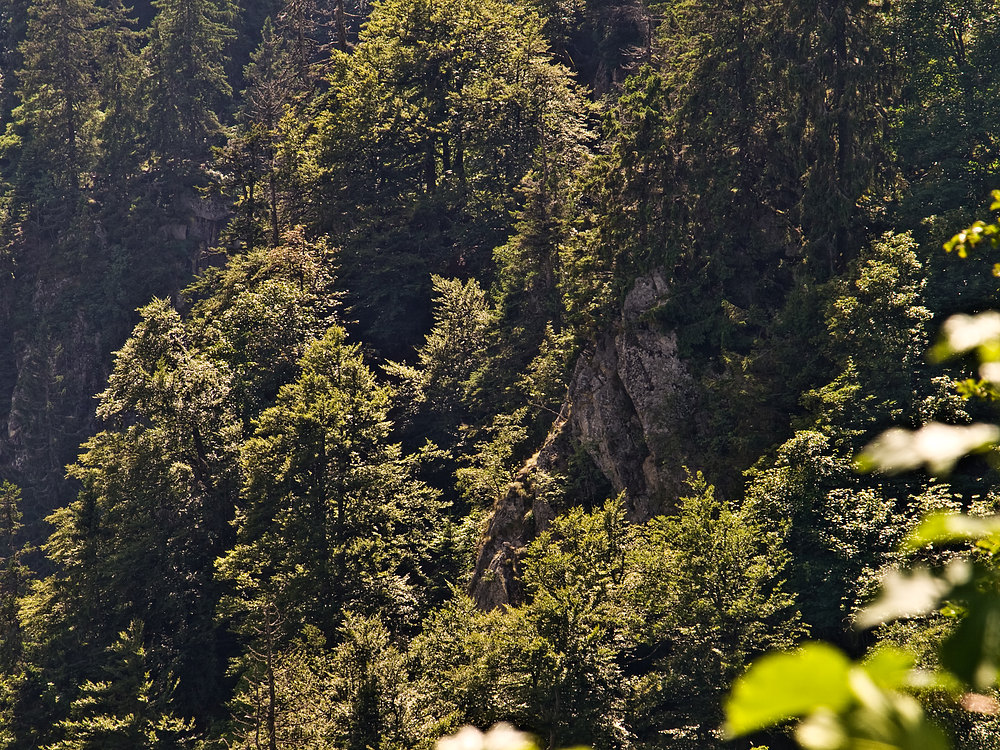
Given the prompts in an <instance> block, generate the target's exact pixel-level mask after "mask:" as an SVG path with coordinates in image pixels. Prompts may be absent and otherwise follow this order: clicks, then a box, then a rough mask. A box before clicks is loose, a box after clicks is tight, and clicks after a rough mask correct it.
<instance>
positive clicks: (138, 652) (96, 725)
mask: <svg viewBox="0 0 1000 750" xmlns="http://www.w3.org/2000/svg"><path fill="white" fill-rule="evenodd" d="M105 670H106V675H105V676H106V678H107V679H105V680H102V681H100V682H91V681H87V682H85V683H83V685H81V686H80V691H79V695H78V696H77V697H76V698H75V699H74V700H73V702H72V704H71V705H70V716H69V718H67V719H64V720H63V721H61V722H60V723H59V726H58V731H59V732H60V733H61V734H62V736H63V739H61V740H59V741H58V742H55V743H53V744H51V745H46V746H45V750H98V748H100V749H101V750H161V749H163V750H166V748H183V747H190V746H191V743H190V742H189V741H188V740H189V738H190V735H191V732H192V727H191V726H190V725H189V724H186V723H185V722H182V721H179V720H178V719H176V718H174V717H173V716H171V715H170V714H169V713H168V712H166V711H165V708H164V706H163V703H162V701H157V700H156V698H155V697H154V694H153V683H152V682H151V680H150V676H149V672H148V671H146V652H145V649H144V648H143V645H142V627H141V625H139V623H137V622H133V623H132V625H131V626H130V627H129V629H128V630H126V631H123V632H122V633H120V634H119V636H118V640H117V641H115V642H114V643H113V644H112V645H111V646H110V648H109V649H108V664H107V665H106V667H105Z"/></svg>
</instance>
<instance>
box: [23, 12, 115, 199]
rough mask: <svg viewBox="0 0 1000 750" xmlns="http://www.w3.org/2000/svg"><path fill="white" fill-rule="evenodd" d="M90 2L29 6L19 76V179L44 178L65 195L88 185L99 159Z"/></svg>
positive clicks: (95, 18)
mask: <svg viewBox="0 0 1000 750" xmlns="http://www.w3.org/2000/svg"><path fill="white" fill-rule="evenodd" d="M100 20H101V18H100V13H99V10H98V8H97V5H96V3H95V0H35V2H34V3H32V5H31V6H30V8H29V10H28V25H27V31H26V35H25V39H24V41H23V42H22V43H21V46H20V52H21V56H22V58H23V65H22V68H21V69H20V70H19V71H18V81H19V83H20V87H19V89H18V93H19V96H20V99H21V104H20V105H19V106H18V107H17V108H16V109H15V110H14V113H13V115H14V122H15V132H16V133H17V134H18V136H19V137H20V139H21V144H22V157H21V171H22V176H21V180H23V181H25V182H28V181H33V180H37V179H39V178H42V179H44V177H42V175H45V176H47V177H48V179H51V180H52V182H53V185H54V187H55V188H56V189H57V190H60V191H61V190H66V191H69V193H70V194H72V193H73V192H75V191H76V190H78V189H79V188H80V187H81V186H82V184H83V183H84V182H85V181H86V180H87V173H89V172H90V170H91V168H92V167H93V164H94V159H95V157H96V153H97V141H96V137H95V136H96V132H95V126H96V125H95V124H96V121H97V116H98V105H99V97H98V67H97V66H98V60H97V55H98V48H97V40H98V31H97V30H98V24H99V22H100Z"/></svg>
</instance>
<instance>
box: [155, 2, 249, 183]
mask: <svg viewBox="0 0 1000 750" xmlns="http://www.w3.org/2000/svg"><path fill="white" fill-rule="evenodd" d="M153 6H154V7H155V8H156V16H155V17H154V19H153V23H152V25H151V27H150V30H149V42H148V43H147V44H146V47H145V49H144V62H145V64H146V66H147V68H148V70H149V80H148V81H147V83H146V107H147V111H148V112H149V118H148V122H149V139H150V148H151V150H152V153H153V155H154V156H155V157H156V159H157V160H158V161H159V162H160V163H162V164H164V165H166V166H167V167H168V168H169V169H170V170H172V171H173V170H179V173H180V174H184V173H185V172H186V171H187V170H189V169H191V168H192V167H194V166H197V165H198V164H199V163H200V162H201V161H202V160H204V159H206V158H207V157H208V155H209V147H210V146H211V145H212V144H213V142H215V141H216V140H217V139H218V137H219V136H220V135H221V130H222V120H223V119H224V118H225V117H226V115H227V114H228V112H227V110H228V108H229V98H230V96H231V95H232V86H231V85H230V82H229V80H228V77H227V75H226V69H225V63H226V59H227V57H226V46H227V44H228V43H229V42H230V40H232V39H233V37H234V32H233V29H232V21H233V19H234V17H235V12H236V11H235V5H234V4H233V2H232V0H154V2H153Z"/></svg>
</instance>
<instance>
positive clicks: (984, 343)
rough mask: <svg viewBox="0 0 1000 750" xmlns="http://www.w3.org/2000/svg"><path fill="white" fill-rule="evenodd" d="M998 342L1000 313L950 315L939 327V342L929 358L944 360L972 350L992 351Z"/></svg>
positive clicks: (995, 311) (994, 311)
mask: <svg viewBox="0 0 1000 750" xmlns="http://www.w3.org/2000/svg"><path fill="white" fill-rule="evenodd" d="M998 342H1000V312H998V311H997V310H988V311H986V312H982V313H979V314H978V315H952V316H951V317H950V318H948V320H946V321H945V322H944V324H943V325H942V326H941V340H940V341H939V342H938V343H937V344H936V345H935V346H934V347H933V348H932V349H931V356H932V357H933V358H934V359H936V360H938V361H941V360H945V359H948V358H949V357H953V356H955V355H956V354H964V353H965V352H969V351H972V350H973V349H985V350H987V351H992V350H994V349H996V346H997V343H998Z"/></svg>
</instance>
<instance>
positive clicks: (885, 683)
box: [861, 646, 914, 690]
mask: <svg viewBox="0 0 1000 750" xmlns="http://www.w3.org/2000/svg"><path fill="white" fill-rule="evenodd" d="M913 663H914V657H913V654H911V653H910V652H909V651H904V650H903V649H901V648H893V647H892V646H880V647H877V648H875V649H874V650H873V651H872V652H871V654H870V655H869V656H868V658H867V659H865V662H864V663H863V664H862V665H861V667H862V669H864V671H865V672H866V673H867V674H868V676H869V677H870V678H871V681H872V682H873V683H875V685H877V686H878V687H880V688H881V689H883V690H900V689H902V688H905V687H908V686H909V685H910V683H911V680H910V674H911V672H912V670H913Z"/></svg>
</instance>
